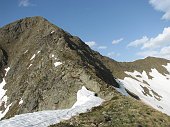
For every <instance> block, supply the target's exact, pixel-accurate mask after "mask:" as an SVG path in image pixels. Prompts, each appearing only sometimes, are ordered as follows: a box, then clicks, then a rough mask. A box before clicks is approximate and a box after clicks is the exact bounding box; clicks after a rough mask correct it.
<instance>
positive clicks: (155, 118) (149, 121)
mask: <svg viewBox="0 0 170 127" xmlns="http://www.w3.org/2000/svg"><path fill="white" fill-rule="evenodd" d="M127 126H129V127H133V126H134V127H141V126H142V127H145V126H153V127H166V126H170V117H169V116H167V115H165V114H163V113H161V112H158V111H156V110H154V109H152V108H151V107H149V106H147V105H144V104H143V103H142V102H140V101H137V100H134V99H132V98H127V97H123V96H121V95H118V96H115V97H114V98H112V100H110V101H107V102H105V103H104V104H103V105H102V106H99V107H96V108H93V109H92V111H90V112H88V113H83V114H80V115H79V116H76V117H73V118H72V119H70V120H68V121H63V122H62V123H59V124H58V125H57V124H56V125H52V126H50V127H127Z"/></svg>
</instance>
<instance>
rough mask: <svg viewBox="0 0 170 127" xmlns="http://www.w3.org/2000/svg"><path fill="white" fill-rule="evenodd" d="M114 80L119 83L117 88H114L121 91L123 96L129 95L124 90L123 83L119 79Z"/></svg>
mask: <svg viewBox="0 0 170 127" xmlns="http://www.w3.org/2000/svg"><path fill="white" fill-rule="evenodd" d="M116 82H117V83H118V84H119V88H116V87H115V89H116V90H117V91H118V92H119V93H121V94H122V95H124V96H129V94H128V93H127V91H126V90H125V87H124V85H123V83H122V82H121V81H120V80H119V79H116Z"/></svg>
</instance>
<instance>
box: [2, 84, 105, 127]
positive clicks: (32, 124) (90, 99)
mask: <svg viewBox="0 0 170 127" xmlns="http://www.w3.org/2000/svg"><path fill="white" fill-rule="evenodd" d="M103 101H104V100H103V99H101V98H99V97H96V96H95V94H94V92H91V91H89V90H87V89H86V88H85V87H84V86H83V87H82V89H81V90H79V91H78V92H77V102H76V103H75V104H74V105H73V106H72V107H71V108H70V109H64V110H51V111H50V110H49V111H40V112H34V113H27V114H22V115H16V116H15V117H13V118H10V119H8V120H2V121H0V126H2V127H48V126H49V125H52V124H55V123H59V122H60V121H62V120H67V119H70V118H71V117H72V116H75V115H77V114H79V113H83V112H86V111H87V110H89V109H91V108H92V107H95V106H99V105H100V104H101V103H102V102H103Z"/></svg>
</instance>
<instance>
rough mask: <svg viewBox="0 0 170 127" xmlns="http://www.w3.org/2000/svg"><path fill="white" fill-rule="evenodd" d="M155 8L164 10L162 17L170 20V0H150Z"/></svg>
mask: <svg viewBox="0 0 170 127" xmlns="http://www.w3.org/2000/svg"><path fill="white" fill-rule="evenodd" d="M149 3H150V4H151V5H152V6H153V7H154V9H155V10H158V11H161V12H164V15H163V16H162V19H166V20H170V0H149Z"/></svg>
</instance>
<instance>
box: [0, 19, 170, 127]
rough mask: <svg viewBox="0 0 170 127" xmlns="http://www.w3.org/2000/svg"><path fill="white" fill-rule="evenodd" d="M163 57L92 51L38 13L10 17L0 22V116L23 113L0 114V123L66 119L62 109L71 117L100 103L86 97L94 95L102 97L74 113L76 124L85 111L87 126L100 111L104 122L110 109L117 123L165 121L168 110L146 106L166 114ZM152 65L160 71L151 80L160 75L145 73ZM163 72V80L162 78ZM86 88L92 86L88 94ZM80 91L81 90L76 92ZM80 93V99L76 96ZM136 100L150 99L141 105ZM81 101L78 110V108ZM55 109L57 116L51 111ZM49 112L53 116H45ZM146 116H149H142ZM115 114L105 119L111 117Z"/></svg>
mask: <svg viewBox="0 0 170 127" xmlns="http://www.w3.org/2000/svg"><path fill="white" fill-rule="evenodd" d="M167 63H170V62H169V61H168V60H165V59H159V58H151V57H149V58H146V59H144V60H138V61H134V62H129V63H127V62H126V63H123V62H117V61H115V60H112V59H110V58H107V57H105V56H102V55H100V54H99V53H98V52H96V51H93V50H92V49H90V48H89V47H88V45H86V44H85V43H84V42H83V41H82V40H81V39H80V38H78V37H76V36H72V35H71V34H69V33H68V32H66V31H64V30H62V29H61V28H59V27H57V26H55V25H54V24H52V23H50V22H49V21H47V20H46V19H44V18H42V17H28V18H24V19H21V20H18V21H15V22H13V23H11V24H8V25H6V26H4V27H2V28H0V81H1V83H0V118H2V119H8V118H11V117H13V116H15V115H18V114H22V115H19V116H15V117H13V118H11V119H9V121H8V120H2V121H0V125H4V123H5V124H6V126H7V125H9V124H11V123H10V121H14V120H16V119H17V120H18V119H20V118H21V119H22V117H23V118H25V119H24V120H26V119H28V121H29V118H34V121H32V122H34V123H35V122H36V120H45V119H49V121H50V119H55V117H56V120H57V119H58V118H63V119H66V118H67V117H66V114H69V113H71V115H69V118H70V117H71V116H75V115H76V114H77V113H84V112H85V111H86V110H87V109H88V110H90V109H91V108H92V107H94V106H98V105H99V104H101V101H99V102H100V103H99V102H95V100H96V99H92V100H91V99H89V97H90V98H93V96H95V97H98V98H102V100H104V103H103V104H102V105H101V106H99V107H96V108H93V109H92V111H91V112H87V113H85V114H81V115H79V116H75V117H73V118H72V119H71V121H72V122H73V123H75V126H76V124H77V123H76V122H80V123H78V125H79V126H80V125H83V123H81V122H83V121H81V120H79V119H82V118H81V117H82V116H83V117H84V115H85V116H86V117H84V118H85V119H84V120H85V121H86V120H87V126H89V123H88V119H89V118H90V119H91V118H94V121H95V120H97V124H99V123H100V117H99V116H101V117H102V118H101V120H102V121H101V122H103V120H106V121H105V122H107V119H105V115H106V116H107V115H111V116H112V115H113V116H112V118H114V117H118V115H120V117H118V119H120V120H117V122H118V123H119V124H120V123H121V120H124V122H125V123H127V124H129V125H130V124H132V125H145V124H146V125H152V124H153V123H154V124H155V125H160V126H166V125H170V117H169V116H167V115H165V114H163V113H161V112H159V111H157V110H155V109H152V108H151V107H150V106H148V105H151V106H152V107H154V108H156V109H158V110H160V111H162V112H164V113H166V114H168V115H169V110H168V108H169V107H168V102H169V99H168V98H166V96H167V95H170V94H169V92H168V90H167V88H168V84H167V83H168V81H169V78H168V76H169V68H168V64H167ZM162 65H164V66H162ZM154 68H155V69H156V70H158V72H160V74H162V75H163V76H164V77H161V80H160V82H159V84H155V85H154V83H155V82H157V80H159V79H160V75H154V74H155V73H153V74H150V72H152V71H155V70H153V69H154ZM134 71H135V72H134ZM145 72H146V73H145ZM146 75H147V76H148V77H147V76H146ZM165 78H166V82H164V81H163V82H164V83H165V84H162V83H161V81H162V80H164V79H165ZM159 89H160V90H161V91H159ZM81 90H83V91H86V92H83V93H82V92H81ZM87 91H93V92H92V93H93V94H89V93H91V92H87ZM136 91H137V92H136ZM79 93H82V94H81V96H79ZM87 93H88V94H87ZM122 94H123V95H122ZM80 99H81V100H84V102H81V101H80V102H79V100H80ZM99 100H100V99H99ZM141 101H144V102H145V103H147V102H148V101H149V102H150V103H147V104H148V105H145V104H144V103H142V102H141ZM164 102H165V103H164ZM77 103H78V105H77ZM89 103H90V104H91V105H89V107H88V104H89ZM164 104H165V105H164ZM74 105H77V106H78V107H77V108H76V107H75V106H74ZM82 107H83V109H84V110H83V111H82V110H78V109H81V108H82ZM90 107H91V108H90ZM49 110H51V111H54V112H51V111H50V112H49ZM40 111H42V112H40ZM33 112H35V113H33ZM57 112H58V113H59V114H61V116H56V115H57V114H56V113H57ZM68 112H69V113H68ZM31 113H32V114H31ZM100 113H101V114H100ZM109 113H111V114H109ZM117 113H118V114H117ZM40 114H41V115H42V116H41V115H40ZM45 114H48V115H45ZM62 114H63V115H62ZM115 114H116V115H115ZM50 115H51V117H52V116H53V117H52V118H51V117H49V118H47V116H50ZM29 116H30V117H29ZM43 116H44V117H43ZM111 116H109V118H108V119H110V117H111ZM146 116H147V117H148V119H145V117H146ZM115 120H116V119H114V121H112V119H111V120H109V121H112V122H113V123H116V122H115ZM28 121H27V122H28ZM94 121H93V122H94ZM141 121H143V122H144V123H142V122H141ZM19 122H20V123H21V122H23V121H21V120H20V121H19ZM25 122H26V121H25ZM59 122H60V121H59ZM66 122H67V121H66ZM93 122H92V123H93ZM20 123H19V124H20ZM40 123H42V121H41V122H40ZM52 123H53V124H54V123H55V122H54V121H53V122H52ZM56 123H58V122H56ZM113 123H112V125H113ZM12 124H13V123H12ZM43 124H44V123H43ZM63 124H67V123H63ZM67 125H68V124H67ZM84 125H85V124H84ZM117 125H118V124H117ZM16 126H17V125H16ZM25 126H26V125H25ZM37 126H40V124H38V125H37ZM44 126H47V125H44ZM54 126H59V125H54ZM69 126H71V125H69ZM103 126H104V125H103ZM107 126H111V125H107Z"/></svg>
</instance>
